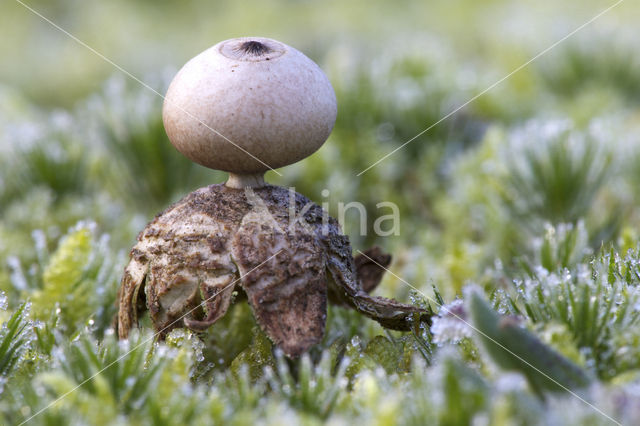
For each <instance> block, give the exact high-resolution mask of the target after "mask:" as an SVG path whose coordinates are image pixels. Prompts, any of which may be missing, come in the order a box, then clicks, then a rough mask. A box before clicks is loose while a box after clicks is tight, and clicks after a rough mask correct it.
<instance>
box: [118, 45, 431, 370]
mask: <svg viewBox="0 0 640 426" xmlns="http://www.w3.org/2000/svg"><path fill="white" fill-rule="evenodd" d="M336 113H337V108H336V98H335V94H334V92H333V88H332V87H331V84H330V83H329V80H328V79H327V77H326V76H325V75H324V73H323V72H322V70H321V69H320V68H319V67H318V66H317V65H316V64H315V63H314V62H313V61H311V60H310V59H309V58H307V57H306V56H305V55H303V54H302V53H300V52H299V51H297V50H295V49H293V48H292V47H290V46H287V45H285V44H283V43H280V42H278V41H275V40H271V39H266V38H259V37H251V38H239V39H231V40H227V41H223V42H221V43H218V44H217V45H215V46H213V47H212V48H210V49H208V50H206V51H204V52H202V53H201V54H199V55H198V56H196V57H195V58H193V59H191V60H190V61H189V62H188V63H187V64H186V65H185V66H184V67H183V68H182V69H181V70H180V71H179V73H178V74H177V75H176V77H175V78H174V80H173V81H172V83H171V85H170V86H169V89H168V91H167V95H166V98H165V102H164V107H163V121H164V125H165V129H166V131H167V134H168V136H169V139H170V140H171V143H172V144H173V145H174V146H175V147H176V148H177V149H178V150H179V151H180V152H181V153H182V154H184V155H185V156H187V157H188V158H190V159H191V160H193V161H195V162H197V163H199V164H202V165H204V166H206V167H210V168H213V169H219V170H224V171H227V172H229V180H228V181H227V182H226V183H225V184H216V185H210V186H208V187H205V188H201V189H198V190H196V191H194V192H192V193H191V194H189V195H187V196H186V197H184V198H183V199H182V200H180V201H178V202H177V203H175V204H174V205H172V206H171V207H169V208H168V209H167V210H165V211H164V212H162V213H161V214H159V215H158V216H156V218H155V219H154V220H153V221H152V222H151V223H149V224H148V225H147V227H146V228H145V229H144V230H143V231H142V232H140V234H139V235H138V241H137V243H136V245H135V246H134V247H133V249H132V250H131V260H130V262H129V264H128V265H127V267H126V268H125V271H124V276H123V278H122V283H121V288H120V291H119V296H118V303H119V311H118V317H117V322H118V324H117V331H118V334H119V336H120V337H121V338H126V337H127V336H128V334H129V331H130V329H131V328H132V327H134V326H137V323H138V317H139V315H140V314H141V313H143V312H144V311H145V310H147V309H148V310H149V315H150V317H151V320H152V322H153V324H154V327H155V329H156V330H157V331H158V333H159V335H160V337H161V338H162V337H164V336H165V335H166V334H167V333H168V332H169V331H170V330H171V329H173V328H176V327H187V328H189V329H191V330H193V331H196V332H202V331H205V330H206V329H207V328H209V327H210V326H212V325H213V324H214V323H215V322H216V321H217V320H218V319H219V318H221V317H222V316H223V315H224V314H225V313H226V311H227V309H228V308H229V306H230V304H231V303H232V298H233V294H234V291H239V290H243V291H244V293H246V296H247V299H248V302H249V304H250V305H251V308H252V310H253V313H254V316H255V318H256V320H257V322H258V324H259V325H260V327H261V328H262V329H263V330H264V332H265V333H266V334H267V335H268V336H269V338H270V339H271V340H272V341H273V342H274V343H275V344H276V345H277V346H278V347H280V348H281V349H282V350H283V351H284V353H285V354H287V355H288V356H290V357H297V356H299V355H300V354H302V353H303V352H305V351H306V350H308V349H309V348H310V347H311V346H312V345H314V344H317V343H318V342H320V340H321V339H322V337H323V335H324V329H325V322H326V316H327V301H328V300H329V301H332V302H334V303H338V304H341V305H344V306H348V307H351V308H353V309H355V310H357V311H358V312H361V313H362V314H364V315H366V316H368V317H370V318H372V319H374V320H376V321H378V322H379V323H380V324H381V325H382V326H384V327H387V328H390V329H395V330H408V329H409V328H410V318H409V317H411V316H414V315H415V316H417V317H420V318H421V319H422V320H424V321H428V320H429V317H428V313H427V312H426V311H425V310H423V309H421V308H419V307H416V306H412V305H407V304H403V303H399V302H397V301H395V300H391V299H385V298H382V297H375V296H371V295H369V292H371V291H372V290H373V289H374V288H375V287H376V286H377V285H378V283H379V282H380V280H381V278H382V275H383V273H384V267H386V266H388V265H389V263H390V261H391V257H390V256H389V255H386V254H384V253H382V252H381V251H380V250H379V249H378V248H373V249H370V250H368V251H367V252H365V254H366V255H367V257H364V256H358V257H356V258H355V259H354V258H353V255H352V251H351V245H350V244H349V239H348V237H347V236H345V235H343V234H342V231H341V229H340V226H339V224H338V222H337V220H335V219H334V218H332V217H330V216H329V215H328V214H327V212H326V211H324V210H323V209H322V208H321V207H320V206H318V205H316V204H314V203H313V202H311V201H310V200H309V199H307V198H306V197H304V196H303V195H301V194H298V193H296V192H295V191H293V190H290V189H288V188H283V187H279V186H274V185H269V184H267V183H265V182H264V179H263V175H264V172H266V171H267V170H270V169H273V168H277V167H282V166H286V165H288V164H292V163H295V162H296V161H299V160H301V159H303V158H305V157H307V156H309V155H311V154H312V153H313V152H315V151H316V150H317V149H318V148H320V146H321V145H322V144H323V143H324V142H325V140H326V139H327V138H328V136H329V134H330V133H331V130H332V128H333V124H334V122H335V118H336Z"/></svg>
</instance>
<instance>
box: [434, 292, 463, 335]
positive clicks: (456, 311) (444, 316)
mask: <svg viewBox="0 0 640 426" xmlns="http://www.w3.org/2000/svg"><path fill="white" fill-rule="evenodd" d="M466 320H467V313H466V311H465V308H464V303H463V301H462V300H461V299H457V300H454V301H453V302H451V303H449V304H447V305H443V306H442V307H441V308H440V313H439V314H438V316H437V317H434V318H433V324H432V325H431V333H432V334H433V342H434V343H437V344H443V343H458V342H460V341H461V340H462V339H464V338H465V337H471V335H472V329H471V328H470V327H469V324H468V323H467V322H466Z"/></svg>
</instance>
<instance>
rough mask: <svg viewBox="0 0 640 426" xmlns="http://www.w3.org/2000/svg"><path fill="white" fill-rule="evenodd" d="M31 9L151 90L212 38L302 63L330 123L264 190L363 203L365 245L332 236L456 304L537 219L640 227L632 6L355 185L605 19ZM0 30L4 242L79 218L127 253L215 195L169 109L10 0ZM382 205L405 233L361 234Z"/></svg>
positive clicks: (552, 13)
mask: <svg viewBox="0 0 640 426" xmlns="http://www.w3.org/2000/svg"><path fill="white" fill-rule="evenodd" d="M28 4H29V5H30V6H31V7H33V8H34V9H35V10H37V11H38V13H41V14H42V15H43V16H46V17H47V18H48V19H51V20H52V21H53V22H55V23H56V24H58V25H60V26H61V27H62V28H64V29H65V30H67V31H69V32H70V33H71V34H73V35H74V36H76V37H78V39H80V40H82V41H83V42H85V43H86V44H87V45H88V46H91V47H92V48H93V49H95V50H96V51H97V52H100V53H101V54H103V55H104V56H105V57H107V58H109V60H112V61H113V62H114V63H116V64H118V65H119V66H121V67H122V68H123V69H125V70H127V71H129V72H131V73H132V74H133V75H135V76H137V77H138V78H140V79H141V80H142V81H144V82H145V83H147V84H149V85H150V86H152V87H154V88H155V89H157V90H158V91H159V92H160V93H164V90H166V86H167V84H168V82H169V81H170V80H171V78H172V76H173V75H174V74H175V72H176V71H177V70H178V69H179V68H180V67H181V66H182V64H184V63H185V62H186V61H187V60H188V59H189V58H191V57H193V56H194V55H196V54H197V53H199V52H201V51H202V50H204V49H206V48H208V47H209V46H211V45H213V44H215V43H217V42H218V41H220V40H223V39H227V38H231V37H237V36H244V35H262V36H267V37H273V38H276V39H279V40H282V41H284V42H286V43H289V44H291V45H293V46H295V47H296V48H298V49H300V50H302V51H303V52H305V53H306V54H307V55H308V56H310V57H311V58H312V59H314V60H315V61H316V62H318V63H319V64H320V65H321V67H322V68H323V69H324V70H325V71H326V72H327V74H328V75H329V78H330V80H331V82H332V83H333V85H334V87H335V89H336V92H337V96H338V105H339V115H338V120H337V123H336V127H335V130H334V132H333V134H332V136H331V137H330V139H329V141H328V142H327V143H326V144H325V146H324V147H323V148H322V149H321V150H320V151H319V152H318V153H316V154H315V155H313V156H312V157H311V158H309V159H307V160H304V161H303V162H301V163H299V164H297V165H294V166H291V167H288V168H285V169H283V170H282V174H283V177H278V176H276V175H275V174H273V173H270V174H269V175H268V178H269V180H270V181H271V182H274V183H278V184H282V185H291V186H295V187H296V188H297V190H298V191H300V192H302V193H303V194H305V195H307V196H308V197H310V198H311V199H312V200H314V201H316V202H329V206H330V210H331V213H332V214H334V215H337V213H338V203H339V202H344V203H348V202H350V201H360V202H362V203H364V204H365V206H366V207H367V213H368V220H367V224H366V226H367V231H368V233H367V234H368V235H366V236H361V235H358V234H359V232H358V231H359V229H360V222H359V217H358V215H357V214H356V212H355V211H354V210H352V211H351V212H350V213H348V214H347V216H346V220H345V224H344V226H345V230H346V232H347V233H350V234H351V235H352V241H353V243H354V246H355V247H356V248H363V247H364V246H366V245H370V244H374V243H376V244H380V245H383V246H384V247H385V248H387V249H388V250H391V251H393V252H394V253H395V254H396V258H397V259H398V261H399V262H401V261H402V260H403V259H405V258H406V259H407V262H409V263H413V260H408V259H417V258H421V259H423V260H422V262H421V264H422V265H429V267H428V268H427V267H425V271H426V270H427V269H428V270H429V272H428V273H426V272H424V271H423V272H418V271H415V275H414V274H413V272H412V273H410V277H409V278H411V279H414V278H415V279H419V280H423V279H436V280H437V281H438V282H441V283H442V286H443V287H444V288H447V289H448V288H450V287H451V288H452V289H454V290H455V291H458V290H459V289H460V288H461V286H462V285H463V284H464V282H465V281H466V280H469V279H473V278H474V277H476V276H477V274H478V272H480V271H482V269H483V268H484V267H485V266H487V265H490V264H492V262H493V261H494V260H495V258H496V257H497V258H501V259H502V260H503V261H505V262H507V263H508V262H510V261H511V260H512V257H513V256H514V254H515V253H517V252H518V251H521V250H522V249H523V248H525V246H526V243H527V241H529V240H530V237H531V236H532V235H538V234H540V232H542V230H543V226H544V224H545V223H551V224H556V223H564V222H567V223H577V221H579V220H586V221H587V222H588V223H589V226H588V228H589V230H590V238H591V243H592V244H593V246H594V247H597V246H598V245H600V244H602V243H603V242H609V241H614V242H615V241H617V240H616V238H618V237H619V236H620V235H621V234H620V232H621V231H622V230H623V228H625V226H626V228H628V229H629V230H630V231H629V232H631V230H633V229H635V225H637V220H638V214H637V206H636V205H635V203H634V201H635V198H636V197H637V195H638V187H639V185H638V184H637V179H636V177H637V176H638V175H639V174H640V167H639V166H638V165H637V164H638V163H637V162H636V161H635V159H637V158H638V157H637V155H638V154H637V146H636V142H637V137H636V135H637V132H635V129H637V125H638V102H640V76H639V71H638V70H639V61H640V57H639V54H638V50H637V43H636V40H637V38H638V30H637V27H636V22H637V19H636V18H637V17H638V13H640V12H639V11H640V8H638V6H636V5H635V4H633V3H632V2H624V3H622V4H621V5H619V6H618V7H616V8H614V9H613V10H611V11H609V12H608V13H606V14H604V15H603V16H602V17H600V18H599V19H597V20H596V21H595V22H593V23H592V24H590V25H588V26H587V27H586V28H584V29H583V30H581V31H580V32H578V33H577V34H575V35H574V36H572V37H570V38H569V39H568V40H566V41H564V42H562V43H561V44H560V45H558V46H557V47H555V48H554V49H553V50H551V51H550V52H548V53H547V54H545V55H544V56H542V57H540V58H539V59H538V60H536V61H535V62H533V63H531V64H530V65H528V66H527V67H526V68H524V69H522V70H520V71H519V72H517V73H516V74H514V75H513V76H511V77H510V78H509V79H507V80H506V81H504V82H503V83H501V84H500V85H498V86H497V87H495V88H493V89H492V90H491V91H489V92H488V93H486V94H484V95H483V96H481V97H480V98H479V99H477V100H476V101H474V102H473V103H471V104H469V105H468V106H466V107H465V108H463V109H462V110H461V111H459V112H458V113H456V114H455V115H453V116H452V117H450V118H449V119H447V120H445V121H443V122H442V123H440V124H439V125H437V126H435V127H434V128H432V129H431V130H429V131H428V132H426V133H425V134H424V135H422V136H420V137H419V138H418V139H416V140H415V141H413V142H412V143H410V144H409V145H408V146H406V147H405V148H403V149H402V150H400V151H399V152H397V153H395V154H394V155H392V156H391V157H389V158H388V159H386V160H385V161H383V162H382V163H380V164H379V165H377V166H376V167H374V168H372V169H371V170H369V171H367V172H366V173H364V174H363V175H362V176H356V174H357V173H359V172H360V171H362V170H364V169H365V168H367V167H368V166H370V165H371V164H373V163H374V162H375V161H377V160H378V159H379V158H381V157H382V156H384V155H385V154H387V153H389V152H391V151H392V150H393V149H395V148H396V147H398V146H400V145H401V144H402V143H404V142H405V141H407V140H409V139H410V138H412V137H413V136H415V135H416V134H418V133H420V132H421V131H423V130H424V129H426V128H427V127H428V126H430V125H432V124H433V123H435V122H436V121H437V120H439V119H440V118H441V117H443V116H444V115H446V114H447V113H449V112H451V111H452V110H454V109H455V108H457V107H458V106H459V105H462V104H463V103H464V102H466V101H467V100H469V99H471V98H472V97H473V96H475V95H477V94H479V93H481V92H482V91H483V90H485V89H486V88H488V87H489V86H490V85H492V84H493V83H495V82H496V81H498V80H499V79H501V78H502V77H504V76H505V75H507V74H508V73H509V72H511V71H512V70H514V69H516V68H517V67H518V66H520V65H521V64H523V63H524V62H526V61H527V60H529V59H530V58H532V57H534V56H535V55H536V54H538V53H539V52H541V51H542V50H543V49H546V48H547V47H549V46H550V45H552V44H553V43H555V42H556V41H557V40H559V39H561V38H562V37H564V36H566V35H567V34H569V33H570V32H571V31H573V30H574V29H576V28H578V27H579V26H580V25H582V24H583V23H585V22H587V21H588V20H589V19H591V18H593V17H594V16H595V15H596V14H597V13H599V12H601V11H602V10H604V9H605V8H606V7H608V6H610V5H611V4H612V3H608V2H604V1H581V2H578V1H570V2H562V3H561V4H557V3H556V2H552V1H542V2H537V3H536V4H535V5H533V4H529V3H517V2H515V3H514V2H505V1H487V2H481V3H479V2H472V1H462V0H457V1H431V2H418V1H402V2H386V1H374V2H371V1H353V2H312V1H284V2H282V1H281V2H278V1H268V2H255V3H253V2H206V1H185V2H180V3H177V2H171V1H154V2H151V1H136V2H132V1H112V2H107V3H105V2H92V1H58V2H46V1H34V2H30V3H28ZM0 28H3V30H2V31H3V35H4V37H2V38H1V39H0V54H1V55H2V58H3V61H2V63H3V65H2V67H1V68H0V82H1V83H0V96H1V99H2V102H1V104H0V105H1V108H2V111H1V114H0V138H1V141H2V150H3V152H4V154H3V156H2V159H1V160H0V161H2V162H3V163H4V164H3V167H2V172H1V174H0V175H1V177H0V183H1V184H2V187H1V188H2V192H0V203H1V204H0V209H1V210H2V222H0V231H1V232H3V233H4V234H5V235H4V238H3V241H9V240H10V238H17V239H22V237H25V236H26V239H27V240H28V239H29V238H30V237H28V236H29V234H30V232H31V231H30V229H32V228H51V227H53V228H55V229H58V232H63V231H64V230H65V229H66V228H67V227H68V226H70V225H72V224H74V223H75V221H77V220H78V219H88V218H90V219H92V220H95V221H96V222H97V223H98V226H99V228H100V229H101V230H102V231H104V232H109V233H111V234H114V236H115V238H116V240H115V241H116V245H117V247H121V248H126V247H128V246H130V245H131V243H132V241H133V236H134V235H135V233H136V232H137V230H138V229H140V228H141V227H142V226H143V224H144V223H145V222H146V220H148V219H150V218H151V217H152V216H153V215H154V214H156V213H157V212H158V211H160V210H161V209H163V208H165V207H166V206H167V205H168V203H170V202H171V201H174V200H177V199H178V198H180V197H181V196H183V195H185V194H186V193H188V192H189V191H190V190H193V189H195V188H197V187H199V186H202V185H205V184H209V183H213V182H219V181H222V180H224V179H225V177H224V174H222V173H219V172H215V171H209V170H205V169H203V168H201V167H199V166H194V165H191V164H189V163H188V161H186V160H184V159H183V158H181V156H180V155H179V154H178V153H177V152H176V151H175V150H174V149H173V148H172V147H171V146H170V145H169V144H168V142H167V139H166V136H165V135H164V130H163V128H162V124H161V117H160V109H161V104H162V99H161V98H160V97H159V96H156V95H155V94H153V93H152V92H151V91H149V90H147V89H145V88H144V87H142V86H141V85H140V84H139V83H137V82H136V81H133V80H132V79H130V78H129V77H127V76H126V75H124V74H123V73H122V72H120V71H119V70H117V69H116V68H115V67H114V66H113V65H112V64H110V63H108V62H106V61H105V60H103V59H102V58H100V57H99V56H98V55H96V54H95V53H94V52H92V51H90V50H89V49H87V48H85V47H84V46H81V45H80V44H78V43H77V42H76V41H74V40H72V39H71V38H70V37H68V36H67V35H65V34H63V33H62V32H61V31H59V30H57V29H56V28H54V27H52V26H51V25H50V24H48V23H47V22H45V21H44V20H43V19H41V18H40V17H38V16H36V15H35V14H33V13H32V12H30V11H29V10H27V9H26V8H25V7H24V6H22V5H21V4H19V3H17V2H12V1H8V2H6V4H5V5H4V6H3V13H2V15H1V16H0ZM575 139H579V140H580V141H578V142H576V141H575ZM565 145H571V147H569V146H565ZM573 146H576V147H578V148H577V149H573V148H572V147H573ZM548 156H553V158H555V161H556V163H552V162H550V161H548V160H549V158H548ZM517 158H518V159H519V160H518V161H516V159H517ZM567 162H569V163H571V164H573V165H572V166H571V167H565V166H564V164H566V163H567ZM558 166H559V167H558ZM325 188H326V189H328V190H329V192H330V196H329V197H322V196H321V191H322V189H325ZM42 197H44V198H42ZM381 201H392V202H395V203H396V204H398V206H399V207H400V211H401V223H400V235H397V236H396V235H394V236H389V237H384V238H380V237H376V236H375V235H373V223H374V220H375V219H376V218H377V217H379V216H381V215H383V214H388V213H390V211H389V210H388V209H384V208H377V207H376V204H377V203H379V202H381ZM36 205H37V206H38V208H37V209H34V207H35V206H36ZM116 212H117V213H116ZM626 228H625V229H626ZM52 232H54V231H52ZM54 233H55V232H54ZM6 245H7V243H5V244H4V248H3V246H0V252H2V250H4V251H5V252H6V251H7V250H8V248H7V247H6ZM18 247H19V245H18ZM12 250H16V249H15V248H13V249H12ZM398 265H399V266H400V265H402V263H398ZM416 268H417V269H421V268H423V267H422V266H420V267H417V266H416ZM411 269H412V270H413V269H414V268H411ZM443 280H444V282H443Z"/></svg>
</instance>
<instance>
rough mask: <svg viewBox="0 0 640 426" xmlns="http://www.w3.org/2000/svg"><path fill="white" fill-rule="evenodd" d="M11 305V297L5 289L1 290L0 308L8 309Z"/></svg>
mask: <svg viewBox="0 0 640 426" xmlns="http://www.w3.org/2000/svg"><path fill="white" fill-rule="evenodd" d="M8 307H9V298H8V297H7V294H6V293H5V292H4V291H0V310H3V311H6V310H7V308H8Z"/></svg>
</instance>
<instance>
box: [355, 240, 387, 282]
mask: <svg viewBox="0 0 640 426" xmlns="http://www.w3.org/2000/svg"><path fill="white" fill-rule="evenodd" d="M354 263H355V265H356V272H357V274H358V280H360V285H362V289H363V290H364V291H366V292H367V293H371V292H372V291H373V290H375V289H376V287H378V284H380V281H382V277H383V275H384V273H385V272H386V268H388V267H389V265H390V264H391V255H390V254H387V253H384V252H383V251H382V250H381V249H380V247H377V246H376V247H372V248H370V249H369V250H366V251H364V252H363V253H362V254H359V255H357V256H356V257H355V259H354Z"/></svg>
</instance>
